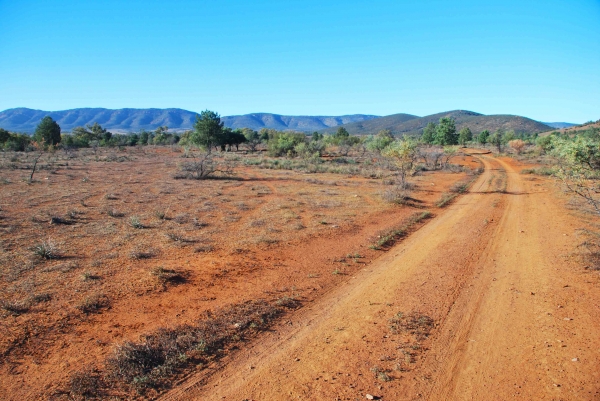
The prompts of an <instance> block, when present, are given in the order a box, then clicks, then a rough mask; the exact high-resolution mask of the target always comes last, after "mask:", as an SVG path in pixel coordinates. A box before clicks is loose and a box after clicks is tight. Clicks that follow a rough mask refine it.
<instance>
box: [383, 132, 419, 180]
mask: <svg viewBox="0 0 600 401" xmlns="http://www.w3.org/2000/svg"><path fill="white" fill-rule="evenodd" d="M382 154H383V155H384V156H386V157H389V158H391V159H393V160H394V162H395V163H396V166H397V167H398V175H399V176H400V185H401V186H402V187H404V186H405V185H406V176H407V175H408V174H409V173H411V172H412V171H413V168H414V164H415V159H416V157H417V144H416V142H414V141H413V140H411V139H403V140H400V141H394V142H393V143H391V144H390V145H389V146H388V147H387V148H385V149H384V150H383V152H382Z"/></svg>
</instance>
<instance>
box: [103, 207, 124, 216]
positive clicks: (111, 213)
mask: <svg viewBox="0 0 600 401" xmlns="http://www.w3.org/2000/svg"><path fill="white" fill-rule="evenodd" d="M106 214H107V215H109V216H110V217H115V218H119V217H123V216H124V214H123V213H121V212H119V211H118V210H117V209H115V208H110V209H108V210H107V211H106Z"/></svg>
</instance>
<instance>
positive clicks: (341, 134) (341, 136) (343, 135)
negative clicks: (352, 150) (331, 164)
mask: <svg viewBox="0 0 600 401" xmlns="http://www.w3.org/2000/svg"><path fill="white" fill-rule="evenodd" d="M333 137H334V138H335V139H336V141H337V142H340V141H343V140H345V139H348V138H349V137H350V133H349V132H348V130H347V129H346V128H344V127H338V129H337V131H336V132H335V134H334V135H333Z"/></svg>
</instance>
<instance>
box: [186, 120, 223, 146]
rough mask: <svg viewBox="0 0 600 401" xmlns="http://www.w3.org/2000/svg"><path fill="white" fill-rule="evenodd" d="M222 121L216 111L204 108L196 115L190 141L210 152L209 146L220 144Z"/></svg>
mask: <svg viewBox="0 0 600 401" xmlns="http://www.w3.org/2000/svg"><path fill="white" fill-rule="evenodd" d="M223 125H224V124H223V122H222V121H221V116H220V115H219V114H218V113H215V112H214V111H210V110H204V111H203V112H202V113H200V114H199V115H196V122H195V123H194V131H193V132H192V134H191V135H190V141H191V142H192V143H193V144H195V145H198V146H201V147H203V148H205V149H206V150H207V152H209V153H210V151H211V148H212V147H213V146H216V145H220V143H221V140H222V136H223Z"/></svg>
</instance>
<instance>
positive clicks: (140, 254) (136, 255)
mask: <svg viewBox="0 0 600 401" xmlns="http://www.w3.org/2000/svg"><path fill="white" fill-rule="evenodd" d="M155 255H156V252H155V251H154V250H153V249H150V248H149V249H139V248H137V249H134V250H132V251H131V252H130V253H129V257H130V258H131V259H135V260H137V259H150V258H153V257H154V256H155Z"/></svg>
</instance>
